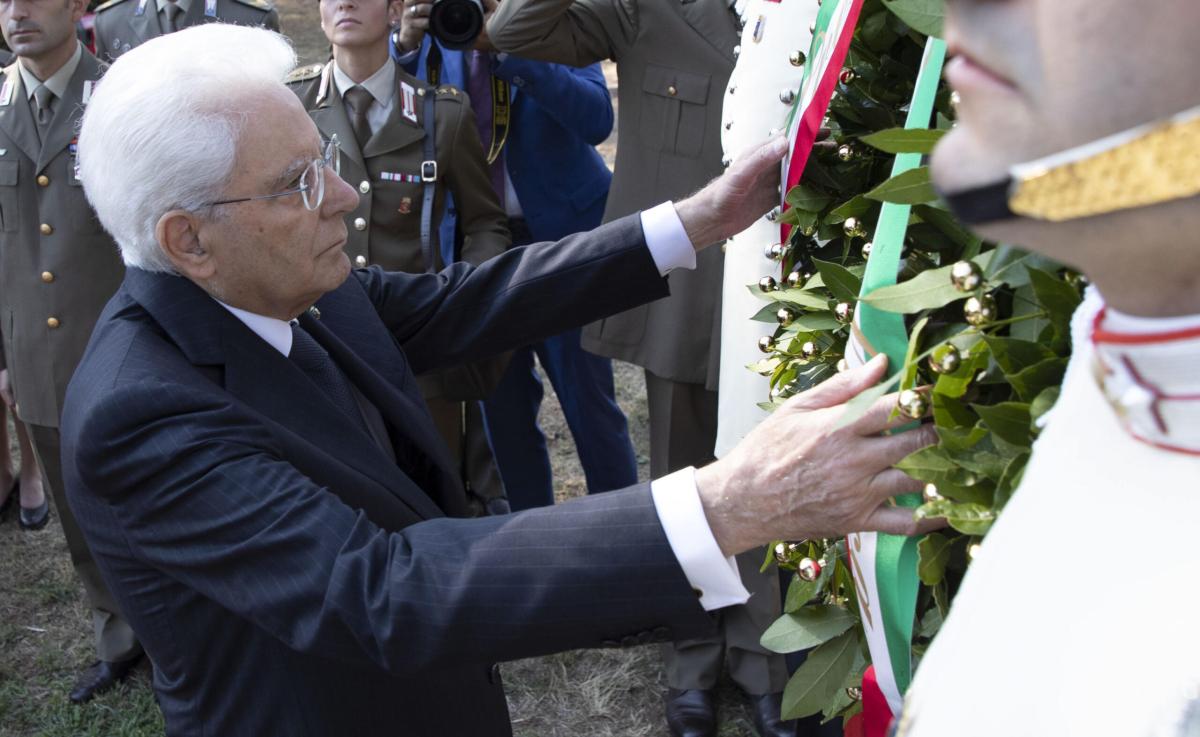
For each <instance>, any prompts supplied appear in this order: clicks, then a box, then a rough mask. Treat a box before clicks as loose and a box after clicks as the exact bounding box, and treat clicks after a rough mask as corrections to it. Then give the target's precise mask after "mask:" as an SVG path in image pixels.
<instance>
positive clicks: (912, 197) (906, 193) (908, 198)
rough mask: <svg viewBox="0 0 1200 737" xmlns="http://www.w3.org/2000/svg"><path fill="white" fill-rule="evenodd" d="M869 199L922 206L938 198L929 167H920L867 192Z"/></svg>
mask: <svg viewBox="0 0 1200 737" xmlns="http://www.w3.org/2000/svg"><path fill="white" fill-rule="evenodd" d="M865 196H866V197H867V199H871V200H879V201H880V202H894V203H896V204H899V205H920V204H924V203H926V202H933V201H934V200H936V199H937V198H938V195H937V192H936V191H934V189H933V183H932V182H931V181H930V180H929V167H928V166H919V167H917V168H916V169H909V170H908V171H906V172H903V173H901V174H897V175H896V176H894V177H892V178H891V179H889V180H887V181H886V182H884V183H883V184H881V185H879V186H878V187H876V188H875V189H873V190H871V191H870V192H867V194H866V195H865Z"/></svg>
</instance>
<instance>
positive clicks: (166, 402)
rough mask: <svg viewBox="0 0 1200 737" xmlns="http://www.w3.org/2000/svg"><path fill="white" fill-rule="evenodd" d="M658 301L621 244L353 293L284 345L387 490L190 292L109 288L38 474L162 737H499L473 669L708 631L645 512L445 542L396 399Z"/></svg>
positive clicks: (269, 365)
mask: <svg viewBox="0 0 1200 737" xmlns="http://www.w3.org/2000/svg"><path fill="white" fill-rule="evenodd" d="M613 284H620V285H621V289H613V288H612V285H613ZM666 292H667V289H666V286H665V280H663V279H662V278H661V277H659V276H658V273H657V270H656V269H655V267H654V264H653V260H652V259H651V258H650V256H649V253H648V251H647V250H646V248H645V246H644V242H643V240H642V234H641V228H640V225H639V223H638V221H637V219H636V218H633V217H631V218H627V219H625V220H622V221H618V222H615V223H611V224H609V225H606V226H604V227H603V228H601V229H600V230H598V231H595V232H593V233H585V234H580V235H577V236H572V237H570V238H567V239H565V240H564V241H562V242H559V243H548V244H539V245H536V246H533V247H530V248H525V249H514V250H511V251H509V252H507V253H505V254H502V255H501V256H499V257H497V258H495V259H492V260H491V261H489V262H488V263H486V264H484V265H483V266H480V267H478V268H472V267H470V266H468V265H465V264H456V265H454V266H452V267H451V268H449V269H447V270H446V271H444V272H442V273H441V274H419V275H413V274H400V273H386V272H383V271H381V270H380V269H378V268H377V267H376V268H371V269H364V270H359V271H355V272H354V273H353V274H352V276H351V277H350V278H349V279H347V280H346V282H345V283H344V284H343V285H342V286H341V287H339V288H338V289H336V290H334V291H333V292H330V293H328V294H326V295H325V296H324V297H322V298H321V299H320V300H319V301H318V302H317V304H316V307H317V309H318V310H319V313H320V314H319V319H318V318H317V317H316V316H315V315H314V314H312V313H311V312H310V313H305V315H304V316H302V317H301V322H302V324H303V325H304V327H305V329H307V330H308V331H309V332H310V333H311V334H312V336H313V337H314V338H315V339H316V340H317V341H318V342H319V343H321V344H322V345H323V346H324V347H325V348H326V350H327V351H329V353H330V355H331V356H332V357H333V359H334V360H335V361H336V362H337V363H338V364H339V366H341V368H342V369H343V370H344V371H345V373H346V375H347V376H348V377H349V378H350V380H351V381H353V382H354V384H355V386H357V387H358V389H359V390H360V391H361V392H362V393H363V395H364V396H366V397H367V398H368V399H369V400H370V401H371V402H373V403H374V404H375V406H376V407H378V408H379V410H380V413H381V414H382V416H383V418H384V421H385V423H386V425H387V429H388V433H389V437H390V439H391V441H392V445H393V450H394V452H395V455H396V457H397V459H398V461H397V462H396V463H393V462H391V461H390V460H389V458H388V456H387V455H386V454H385V453H384V452H383V451H382V450H381V449H380V448H379V446H378V445H377V444H376V443H375V442H374V441H373V440H372V439H371V437H370V436H368V435H367V434H366V432H365V431H364V430H363V429H362V428H361V427H360V426H359V424H358V423H356V422H354V421H353V420H352V419H351V418H349V417H348V416H346V415H345V414H344V413H342V412H340V411H339V410H338V409H337V407H336V406H335V405H334V404H333V403H332V402H331V401H330V400H329V399H328V398H327V397H326V396H325V395H324V394H323V393H322V392H321V390H320V389H318V388H317V387H315V386H314V385H313V384H312V383H311V381H310V380H309V379H308V378H307V376H306V375H305V374H304V373H303V372H302V371H301V370H300V369H299V368H298V367H297V366H296V365H295V364H293V363H292V362H291V361H289V360H288V359H287V358H285V357H284V356H282V355H281V354H280V353H279V352H278V351H276V350H275V349H273V348H271V347H270V346H269V345H268V344H267V343H266V342H265V341H263V340H262V339H260V338H259V337H258V336H256V335H255V334H254V333H252V332H251V331H250V330H249V329H248V328H247V327H246V326H245V325H244V324H242V323H241V322H240V321H238V320H237V319H236V318H234V317H233V316H232V315H231V314H229V313H228V312H227V311H226V310H225V309H223V308H222V307H221V306H220V305H218V304H217V303H216V302H215V301H214V300H212V299H211V298H210V297H209V296H208V295H207V294H205V293H204V292H203V291H202V290H200V289H199V288H198V287H196V286H195V285H194V284H192V283H191V282H189V281H187V280H185V279H183V278H181V277H177V276H170V275H165V274H152V273H148V272H145V271H142V270H140V269H130V270H129V271H128V274H127V276H126V279H125V282H124V284H123V285H122V287H121V289H120V290H119V291H118V292H117V294H116V295H115V296H114V297H113V299H112V301H111V302H110V303H109V304H108V306H107V307H106V308H105V310H104V312H103V313H102V314H101V316H100V320H99V322H98V325H97V328H96V331H95V333H94V334H93V337H92V340H91V342H90V344H89V346H88V349H87V352H86V353H85V355H84V357H83V360H82V362H81V363H80V366H79V369H78V371H77V372H76V374H75V377H74V379H73V380H72V382H71V385H70V388H69V389H68V392H67V400H66V408H65V412H64V416H63V420H62V441H63V472H64V476H65V479H66V487H67V494H68V498H69V500H70V503H71V507H72V509H73V510H74V511H75V513H76V516H77V519H78V520H79V522H80V526H81V527H82V528H83V532H84V534H85V536H86V538H87V541H88V544H89V546H90V547H91V550H92V552H93V554H94V556H95V559H96V562H97V564H98V565H99V567H100V569H101V571H102V573H103V574H104V578H105V579H106V581H107V583H108V584H109V586H110V588H111V589H112V591H113V593H114V594H115V595H116V597H117V600H118V603H119V605H120V607H121V609H122V611H123V612H124V613H125V614H126V616H127V617H128V619H129V621H130V623H131V624H132V625H133V628H134V630H135V631H136V632H137V635H138V639H139V640H141V642H142V644H143V645H144V646H145V648H146V651H147V652H148V653H149V655H150V658H151V659H152V660H153V662H154V666H155V674H154V687H155V690H156V692H157V696H158V702H159V704H160V706H161V707H162V710H163V713H164V715H165V717H166V725H167V733H168V734H170V735H175V736H177V735H187V736H188V737H191V736H193V735H196V736H199V735H214V734H219V735H234V736H236V735H248V736H249V735H254V736H255V737H257V736H258V735H266V734H278V735H385V734H386V735H406V737H412V736H420V735H431V736H433V735H436V736H437V737H445V736H447V735H472V736H475V735H505V734H508V733H509V731H510V728H509V725H508V721H507V709H506V706H505V701H504V696H503V692H502V690H501V687H500V684H499V678H498V674H497V673H496V671H495V670H494V669H493V668H492V665H491V664H492V663H495V662H497V661H502V660H509V659H513V658H520V657H527V656H531V655H538V654H542V653H548V652H551V651H557V650H564V649H569V648H578V647H594V646H602V645H605V644H609V645H615V644H622V645H633V644H640V643H643V642H649V641H652V640H660V639H665V638H667V637H689V636H695V635H697V634H700V633H702V632H704V631H706V630H708V629H709V628H710V626H711V620H710V618H709V617H707V616H706V615H705V614H704V612H703V611H702V609H701V608H700V606H699V605H698V603H697V600H696V597H695V594H694V593H693V592H692V591H691V589H690V587H689V586H688V583H687V579H686V577H685V576H684V575H683V572H682V571H681V570H680V568H679V565H678V563H677V562H676V560H675V558H674V556H673V554H672V553H671V550H670V546H669V545H668V543H667V541H666V538H665V536H664V534H663V532H662V528H661V526H660V524H659V522H658V518H657V516H656V514H655V511H654V507H653V502H652V500H651V498H650V495H649V491H648V488H647V487H646V486H645V485H643V486H638V487H632V488H630V489H628V490H625V491H620V492H614V493H612V494H604V495H600V496H595V497H589V498H587V499H583V500H579V501H578V502H573V503H569V504H564V505H559V506H557V507H553V508H548V509H544V510H533V511H531V512H526V513H521V514H517V515H511V516H505V517H488V518H482V519H452V518H450V517H447V516H445V515H446V514H447V513H450V514H454V513H457V512H458V511H460V510H461V509H462V504H461V499H462V496H461V495H462V491H461V489H460V488H459V487H458V484H457V481H456V474H455V473H454V468H453V466H452V464H451V463H450V461H449V458H448V452H447V451H446V449H445V448H444V447H442V446H441V444H440V442H441V441H440V440H438V435H437V433H436V431H435V429H434V427H433V424H432V421H431V419H430V417H429V415H428V412H427V410H426V409H425V407H424V405H423V403H422V401H421V398H420V395H419V394H418V392H417V390H416V385H415V383H414V380H413V371H414V370H415V371H417V372H422V371H427V370H430V369H436V368H441V367H445V366H447V365H452V364H454V363H457V362H461V361H463V360H466V359H474V358H477V357H479V356H482V355H489V354H492V353H496V352H499V351H502V350H505V349H509V348H511V347H513V346H516V345H521V344H525V343H529V342H531V341H533V340H537V339H539V338H541V337H543V336H545V335H547V334H550V333H555V332H558V331H561V330H563V329H565V328H567V327H570V326H572V325H576V324H579V323H580V322H583V321H586V320H592V319H595V318H597V317H599V316H601V315H604V314H609V313H611V312H615V311H617V310H620V309H625V308H628V307H629V306H631V305H633V304H636V303H638V302H642V301H645V300H647V299H654V298H657V297H661V296H663V295H665V294H666ZM546 305H554V309H552V310H548V309H546Z"/></svg>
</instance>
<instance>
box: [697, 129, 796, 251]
mask: <svg viewBox="0 0 1200 737" xmlns="http://www.w3.org/2000/svg"><path fill="white" fill-rule="evenodd" d="M785 153H787V139H785V138H784V137H783V136H776V137H775V138H772V139H771V140H769V141H767V142H766V143H764V144H762V145H760V146H757V147H756V148H754V149H752V150H750V151H748V152H747V153H746V154H744V155H742V156H739V157H738V159H737V161H735V162H734V163H733V165H732V166H730V167H729V168H728V169H727V170H725V173H724V174H722V175H721V176H719V177H717V178H716V179H714V180H712V181H711V182H709V183H708V185H707V186H705V187H704V189H702V190H700V191H699V192H697V193H696V194H694V195H692V196H691V197H688V198H687V199H686V200H683V201H682V202H677V203H675V211H676V212H677V213H679V219H680V220H681V221H682V222H683V228H684V230H686V231H687V234H688V238H689V239H691V241H692V245H693V246H695V247H696V250H700V249H701V248H705V247H706V246H711V245H712V244H714V243H718V242H720V241H723V240H725V239H726V238H729V237H730V236H733V235H737V234H738V233H740V232H742V231H743V230H745V229H746V228H748V227H750V225H751V224H753V223H754V221H755V220H757V219H758V218H760V217H762V216H763V214H765V213H766V212H767V211H768V210H770V209H771V208H772V207H774V206H775V205H777V204H779V175H780V171H779V162H780V161H781V160H783V155H784V154H785Z"/></svg>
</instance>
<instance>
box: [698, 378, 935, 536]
mask: <svg viewBox="0 0 1200 737" xmlns="http://www.w3.org/2000/svg"><path fill="white" fill-rule="evenodd" d="M886 367H887V357H886V356H883V355H882V354H880V355H879V356H876V357H875V359H874V360H872V361H870V362H869V363H868V364H867V365H866V366H863V367H861V368H857V369H853V370H851V371H846V372H844V373H841V374H838V375H837V376H835V377H833V378H832V379H830V380H829V381H826V382H825V383H823V384H821V385H819V386H816V387H813V388H812V389H810V390H808V391H806V392H804V393H803V394H798V395H796V396H795V397H792V398H791V399H789V400H788V401H787V402H786V403H785V404H784V405H783V406H781V407H780V408H779V409H777V410H775V414H773V415H772V416H771V417H769V418H768V419H766V420H765V421H763V422H762V424H760V425H759V426H758V427H757V428H755V429H754V431H753V432H751V433H750V434H749V435H748V436H747V437H746V438H745V439H744V440H743V441H742V442H741V443H739V444H738V446H737V447H736V448H734V450H733V451H732V452H731V453H730V454H729V455H727V456H725V457H724V458H722V459H721V460H719V461H717V462H716V463H713V464H711V465H709V466H706V467H704V468H702V469H699V470H698V471H696V486H697V488H698V490H699V492H700V501H701V503H702V504H703V506H704V512H705V515H706V516H707V518H708V523H709V526H710V527H711V528H712V531H713V536H714V537H715V538H716V540H717V544H718V545H720V547H721V550H722V552H723V553H724V554H726V555H733V554H736V553H740V552H742V551H744V550H749V549H750V548H752V547H755V546H758V545H764V544H766V543H769V542H771V541H772V540H808V539H812V538H823V537H840V536H842V535H846V534H849V533H851V532H861V531H871V530H874V531H879V532H890V533H893V534H898V535H913V534H917V533H920V532H923V531H926V530H930V529H936V528H937V527H940V526H942V522H941V521H939V520H933V521H928V520H927V521H925V522H921V523H916V522H914V521H913V518H912V510H911V509H905V508H902V507H894V506H892V505H890V504H889V503H888V499H889V498H890V497H893V496H896V495H897V494H905V493H909V492H914V491H918V490H920V488H921V483H920V482H918V481H915V480H913V479H911V478H909V477H908V476H907V475H905V474H904V473H903V472H902V471H898V470H896V469H894V468H892V466H893V465H894V464H895V463H896V462H897V461H899V460H900V459H902V458H904V457H905V456H907V455H908V454H910V453H912V452H914V451H917V450H919V449H921V448H923V447H925V446H927V445H932V444H933V443H934V442H936V440H937V436H936V435H935V433H934V431H933V428H931V427H928V426H926V427H921V428H919V429H916V430H912V431H909V432H901V433H898V434H896V435H882V434H881V433H883V432H884V431H885V430H889V429H893V428H895V427H898V426H901V425H903V424H906V423H909V422H911V420H909V419H908V418H905V417H897V418H894V419H893V418H892V414H893V412H892V410H893V409H894V408H895V406H896V395H895V394H890V395H888V396H885V397H882V398H881V399H879V400H878V401H877V402H876V403H875V404H874V405H873V406H872V407H871V409H870V410H869V411H867V413H866V414H865V415H863V416H862V417H860V418H859V419H858V420H856V421H855V422H852V423H850V424H848V425H846V426H845V427H838V421H839V418H841V416H842V413H843V412H844V411H845V409H846V407H845V403H846V402H848V401H849V400H851V399H853V398H854V397H855V396H857V395H858V394H859V393H860V392H862V391H863V390H865V389H868V388H870V387H872V386H874V385H875V384H876V383H878V382H879V380H880V379H881V378H883V374H884V369H885V368H886Z"/></svg>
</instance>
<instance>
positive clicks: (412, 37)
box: [396, 0, 433, 54]
mask: <svg viewBox="0 0 1200 737" xmlns="http://www.w3.org/2000/svg"><path fill="white" fill-rule="evenodd" d="M432 12H433V3H432V2H430V0H404V4H403V5H402V6H401V7H400V18H399V19H398V20H399V21H400V31H399V35H398V36H397V38H396V50H397V51H399V52H400V53H401V54H405V53H408V52H409V51H413V50H415V49H419V48H421V42H422V41H424V40H425V34H426V33H427V32H428V31H429V15H430V14H431V13H432Z"/></svg>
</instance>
